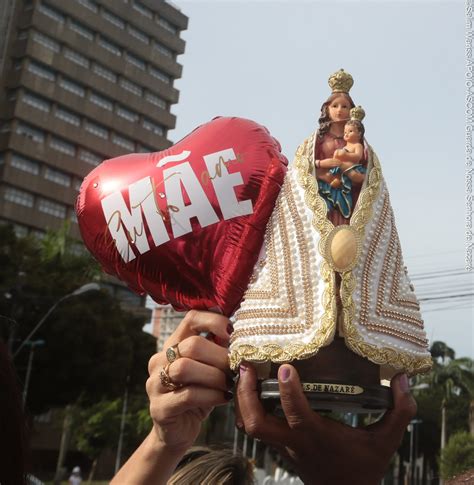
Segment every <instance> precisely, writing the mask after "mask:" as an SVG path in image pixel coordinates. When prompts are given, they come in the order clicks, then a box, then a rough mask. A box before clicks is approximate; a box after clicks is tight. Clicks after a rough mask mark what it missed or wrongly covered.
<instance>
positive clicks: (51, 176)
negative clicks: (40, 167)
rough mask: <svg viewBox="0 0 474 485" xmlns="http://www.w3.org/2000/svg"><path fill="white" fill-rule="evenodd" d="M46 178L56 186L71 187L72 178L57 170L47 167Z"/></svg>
mask: <svg viewBox="0 0 474 485" xmlns="http://www.w3.org/2000/svg"><path fill="white" fill-rule="evenodd" d="M44 178H45V179H46V180H50V181H51V182H54V183H55V184H58V185H63V186H64V187H70V186H71V177H70V176H69V175H67V174H65V173H64V172H61V171H59V170H55V169H53V168H49V167H46V170H45V172H44Z"/></svg>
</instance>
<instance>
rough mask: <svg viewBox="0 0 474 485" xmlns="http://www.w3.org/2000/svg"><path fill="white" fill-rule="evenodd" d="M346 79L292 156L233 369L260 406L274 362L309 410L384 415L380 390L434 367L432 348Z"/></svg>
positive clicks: (272, 385) (243, 310) (273, 389)
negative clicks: (245, 371) (286, 366)
mask: <svg viewBox="0 0 474 485" xmlns="http://www.w3.org/2000/svg"><path fill="white" fill-rule="evenodd" d="M352 85H353V79H352V76H351V75H350V74H348V73H346V72H345V71H343V70H342V69H341V70H340V71H338V72H336V73H335V74H333V75H332V76H331V77H330V78H329V86H330V88H331V91H332V92H331V95H330V96H329V98H328V99H327V101H326V102H325V103H323V105H322V107H321V116H320V118H319V126H318V128H317V129H316V131H315V132H314V133H313V134H312V135H311V136H309V137H308V138H307V139H306V140H304V142H303V143H302V144H301V145H300V146H299V147H298V149H297V151H296V155H295V159H294V162H293V164H292V165H291V166H290V168H289V169H288V172H287V174H286V178H285V181H284V184H283V187H282V190H281V192H280V195H279V197H278V199H277V202H276V205H275V209H274V211H273V214H272V217H271V219H270V221H269V223H268V225H267V229H266V235H265V242H264V248H263V249H262V251H261V254H260V258H259V261H258V262H257V264H256V266H255V269H254V273H253V275H252V279H251V283H250V285H249V287H248V289H247V291H246V292H245V294H244V300H243V302H242V304H241V306H240V309H239V310H238V311H237V312H236V314H235V324H234V329H235V330H234V333H233V335H232V340H231V348H230V350H231V365H232V366H233V367H234V368H236V367H237V366H238V365H239V364H240V362H242V361H248V362H253V363H255V365H256V366H257V369H258V371H259V375H260V377H261V378H262V379H263V382H262V394H261V396H262V398H264V399H267V398H271V397H277V395H278V386H277V381H276V379H275V376H276V369H277V367H278V364H280V363H283V362H291V363H292V364H293V365H295V367H296V368H297V369H298V372H299V373H300V377H301V380H302V383H303V387H304V389H305V391H306V392H307V395H308V398H309V399H310V402H311V404H312V406H313V407H314V408H316V409H344V410H350V411H354V412H370V411H372V410H377V409H386V408H387V407H389V406H390V396H391V394H390V390H389V388H388V387H386V386H382V385H380V383H381V380H383V379H385V380H389V379H391V377H393V376H394V375H395V374H396V373H399V372H406V373H408V374H409V375H414V374H417V373H421V372H426V371H427V370H429V368H430V367H431V356H430V353H429V351H428V340H427V338H426V334H425V331H424V328H423V319H422V317H421V313H420V307H419V303H418V300H417V298H416V296H415V293H414V287H413V285H412V284H411V282H410V279H409V277H408V273H407V269H406V267H405V265H404V262H403V256H402V251H401V246H400V241H399V238H398V233H397V229H396V226H395V218H394V214H393V211H392V206H391V203H390V197H389V193H388V189H387V184H386V182H385V180H384V178H383V175H382V169H381V165H380V162H379V160H378V158H377V155H376V154H375V152H374V151H373V149H372V147H371V146H370V145H369V144H368V143H367V141H366V139H365V138H364V133H365V128H364V125H363V124H362V120H363V119H364V116H365V113H364V110H363V109H362V108H361V107H360V106H359V107H356V106H355V104H354V102H353V101H352V98H351V97H350V95H349V91H350V89H351V87H352Z"/></svg>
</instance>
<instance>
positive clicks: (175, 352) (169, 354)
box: [166, 344, 181, 364]
mask: <svg viewBox="0 0 474 485" xmlns="http://www.w3.org/2000/svg"><path fill="white" fill-rule="evenodd" d="M180 357H181V354H180V353H179V348H178V344H176V345H172V346H171V347H168V348H167V349H166V358H167V359H168V362H169V363H170V364H172V363H173V362H174V361H175V360H176V359H179V358H180Z"/></svg>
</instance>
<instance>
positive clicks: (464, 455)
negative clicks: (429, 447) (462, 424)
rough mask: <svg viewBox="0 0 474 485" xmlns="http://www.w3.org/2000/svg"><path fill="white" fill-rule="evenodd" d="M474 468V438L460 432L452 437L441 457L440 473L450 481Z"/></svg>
mask: <svg viewBox="0 0 474 485" xmlns="http://www.w3.org/2000/svg"><path fill="white" fill-rule="evenodd" d="M472 468H474V436H471V435H470V434H469V433H466V432H460V433H455V434H453V435H452V436H451V438H450V439H449V441H448V444H447V445H446V447H445V448H444V450H443V451H442V453H441V457H440V473H441V476H442V478H444V479H448V478H452V477H455V476H457V475H460V474H461V473H462V472H464V471H466V470H470V469H472Z"/></svg>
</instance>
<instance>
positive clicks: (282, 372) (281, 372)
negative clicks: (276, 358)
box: [278, 365, 291, 382]
mask: <svg viewBox="0 0 474 485" xmlns="http://www.w3.org/2000/svg"><path fill="white" fill-rule="evenodd" d="M290 374H291V371H290V368H289V367H287V366H285V365H282V366H280V368H279V369H278V378H279V379H280V381H281V382H287V381H288V379H289V378H290Z"/></svg>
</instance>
